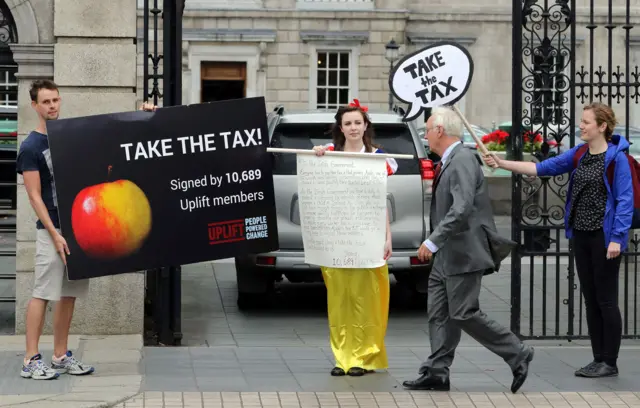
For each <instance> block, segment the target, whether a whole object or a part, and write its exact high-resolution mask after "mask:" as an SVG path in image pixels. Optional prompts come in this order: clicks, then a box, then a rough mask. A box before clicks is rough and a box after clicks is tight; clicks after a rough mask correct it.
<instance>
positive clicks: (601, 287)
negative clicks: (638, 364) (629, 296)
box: [574, 229, 622, 367]
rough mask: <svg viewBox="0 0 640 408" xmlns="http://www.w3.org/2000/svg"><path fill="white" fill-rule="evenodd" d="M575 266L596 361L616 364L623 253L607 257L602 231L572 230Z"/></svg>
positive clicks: (620, 323) (619, 327)
mask: <svg viewBox="0 0 640 408" xmlns="http://www.w3.org/2000/svg"><path fill="white" fill-rule="evenodd" d="M574 247H575V258H576V269H577V270H578V278H579V279H580V287H581V289H582V294H583V296H584V303H585V306H586V309H587V326H588V328H589V335H590V337H591V349H592V350H593V358H594V360H595V361H598V362H599V361H604V362H606V363H607V364H610V365H612V366H614V367H616V361H617V359H618V351H619V350H620V341H621V338H622V316H621V315H620V308H619V307H618V275H619V271H620V261H621V258H622V254H621V255H619V256H617V257H616V258H613V259H607V247H608V244H607V246H605V242H604V232H603V231H602V230H601V229H600V230H597V231H575V232H574Z"/></svg>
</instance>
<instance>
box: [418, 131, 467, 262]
mask: <svg viewBox="0 0 640 408" xmlns="http://www.w3.org/2000/svg"><path fill="white" fill-rule="evenodd" d="M460 143H462V142H460V141H458V142H455V143H454V144H452V145H451V146H449V147H447V150H445V151H444V153H443V154H442V160H441V163H442V166H444V164H445V163H446V161H447V158H448V157H449V155H450V154H451V151H452V150H453V148H454V147H456V146H457V145H459V144H460ZM440 171H442V167H441V168H440ZM434 181H435V180H434ZM424 244H425V245H426V246H427V248H429V251H431V252H432V253H434V254H435V253H436V252H437V251H438V249H440V248H438V247H437V246H436V245H435V244H434V243H433V242H431V241H429V240H428V239H427V240H426V241H424Z"/></svg>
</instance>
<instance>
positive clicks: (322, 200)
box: [297, 154, 387, 268]
mask: <svg viewBox="0 0 640 408" xmlns="http://www.w3.org/2000/svg"><path fill="white" fill-rule="evenodd" d="M297 162H298V200H299V201H298V205H299V211H300V224H301V227H302V240H303V244H304V252H305V262H306V263H308V264H310V265H319V266H327V267H334V268H376V267H379V266H382V265H384V242H385V236H386V225H387V207H386V202H387V169H386V164H385V159H384V158H381V157H378V158H374V157H372V158H368V157H367V158H362V157H339V156H330V155H327V156H322V157H317V156H315V155H307V154H298V155H297Z"/></svg>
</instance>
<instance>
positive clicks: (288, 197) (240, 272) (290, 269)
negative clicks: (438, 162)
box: [235, 107, 433, 309]
mask: <svg viewBox="0 0 640 408" xmlns="http://www.w3.org/2000/svg"><path fill="white" fill-rule="evenodd" d="M334 115H335V112H334V111H305V112H298V113H290V112H287V111H285V109H284V108H283V107H278V108H276V109H275V110H274V111H273V112H272V113H270V114H269V115H268V118H267V119H268V129H269V142H270V146H271V147H279V148H292V149H311V148H313V146H316V145H321V144H326V143H329V142H331V134H330V128H331V124H332V123H333V122H334ZM369 115H370V117H371V120H372V122H373V124H374V130H375V137H374V143H376V144H379V145H381V147H382V149H383V150H385V151H386V152H388V153H400V154H411V155H413V156H414V157H415V159H414V160H407V159H398V171H397V172H396V174H394V175H393V176H391V177H389V179H388V187H387V208H388V209H389V215H390V224H391V231H392V234H393V255H392V257H391V258H390V259H389V261H388V265H389V272H390V273H391V274H393V275H394V277H395V279H396V281H397V283H398V284H400V285H401V288H402V289H405V290H406V291H405V290H401V293H402V292H404V293H403V295H402V296H401V297H402V298H403V299H402V300H403V301H408V303H407V304H410V305H421V306H423V307H426V291H427V278H428V274H429V269H430V265H429V264H428V263H427V264H425V263H421V262H420V260H419V259H418V258H417V256H416V255H417V249H418V248H419V246H420V245H421V244H422V242H423V241H424V240H425V239H426V236H427V233H428V225H427V222H428V221H427V220H426V219H425V212H424V207H425V205H424V204H425V200H430V191H431V183H432V181H433V163H432V162H431V161H430V160H428V159H427V158H426V154H425V151H424V149H423V148H422V142H421V140H420V138H419V136H418V132H417V129H416V128H415V126H414V125H413V124H412V123H406V122H403V121H402V117H403V116H404V113H403V112H402V110H401V109H398V111H397V112H393V111H389V112H370V113H369ZM272 159H273V179H274V187H275V197H276V212H277V218H278V240H279V244H280V250H279V251H274V252H270V253H263V254H258V255H249V256H242V257H237V258H235V266H236V275H237V282H238V307H239V308H241V309H246V308H252V307H261V306H264V305H265V304H268V301H269V300H270V299H272V297H271V296H270V295H271V293H272V292H273V289H274V285H275V282H278V281H281V280H282V279H283V276H284V277H286V278H287V280H288V281H290V282H296V283H297V282H322V274H321V272H320V268H319V267H317V266H314V265H308V264H306V263H305V262H304V248H303V243H302V233H301V228H300V213H299V209H298V184H297V169H296V155H295V154H283V153H272ZM327 222H331V214H327Z"/></svg>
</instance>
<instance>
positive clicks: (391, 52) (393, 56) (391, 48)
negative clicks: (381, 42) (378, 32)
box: [384, 38, 400, 110]
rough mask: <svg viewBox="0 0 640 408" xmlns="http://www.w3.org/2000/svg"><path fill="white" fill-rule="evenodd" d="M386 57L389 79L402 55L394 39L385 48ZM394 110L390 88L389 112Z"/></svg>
mask: <svg viewBox="0 0 640 408" xmlns="http://www.w3.org/2000/svg"><path fill="white" fill-rule="evenodd" d="M384 48H385V53H384V57H385V58H386V59H387V61H389V78H391V70H392V69H393V63H394V62H395V61H396V60H397V59H398V54H399V53H400V52H399V50H400V46H399V45H398V43H396V40H394V39H393V38H392V39H391V41H389V42H388V43H387V44H386V45H385V46H384ZM392 109H393V94H392V93H391V86H389V110H392Z"/></svg>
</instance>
